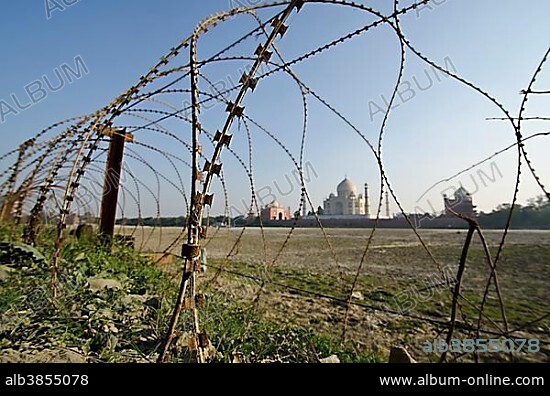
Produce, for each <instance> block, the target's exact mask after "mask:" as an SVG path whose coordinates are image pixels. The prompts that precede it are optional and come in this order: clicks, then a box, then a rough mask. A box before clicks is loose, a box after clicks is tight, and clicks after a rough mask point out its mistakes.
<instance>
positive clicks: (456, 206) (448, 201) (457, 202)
mask: <svg viewBox="0 0 550 396" xmlns="http://www.w3.org/2000/svg"><path fill="white" fill-rule="evenodd" d="M443 200H444V201H445V215H447V216H454V213H453V212H456V213H459V214H461V215H463V216H466V217H469V218H471V219H475V218H476V217H477V212H476V207H475V205H474V204H473V201H472V195H471V194H470V193H469V192H468V191H466V189H465V188H464V187H462V186H461V187H460V188H459V189H458V190H456V191H455V193H454V199H453V198H448V197H447V195H443Z"/></svg>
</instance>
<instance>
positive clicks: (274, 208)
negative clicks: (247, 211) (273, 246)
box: [261, 201, 290, 221]
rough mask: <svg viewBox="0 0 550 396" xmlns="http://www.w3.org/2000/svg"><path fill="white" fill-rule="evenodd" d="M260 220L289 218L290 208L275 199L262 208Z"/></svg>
mask: <svg viewBox="0 0 550 396" xmlns="http://www.w3.org/2000/svg"><path fill="white" fill-rule="evenodd" d="M261 217H262V221H283V220H290V208H285V207H283V206H281V205H280V204H279V202H277V201H273V202H271V203H270V204H269V205H266V206H265V207H264V208H263V209H262V213H261Z"/></svg>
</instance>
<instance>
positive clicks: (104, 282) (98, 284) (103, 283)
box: [88, 278, 122, 291]
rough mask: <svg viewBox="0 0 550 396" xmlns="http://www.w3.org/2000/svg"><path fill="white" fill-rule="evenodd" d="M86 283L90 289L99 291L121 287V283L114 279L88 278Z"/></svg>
mask: <svg viewBox="0 0 550 396" xmlns="http://www.w3.org/2000/svg"><path fill="white" fill-rule="evenodd" d="M88 284H89V285H90V289H91V290H92V291H99V290H103V289H113V290H120V289H122V284H121V283H120V282H119V281H117V280H115V279H104V278H90V279H88Z"/></svg>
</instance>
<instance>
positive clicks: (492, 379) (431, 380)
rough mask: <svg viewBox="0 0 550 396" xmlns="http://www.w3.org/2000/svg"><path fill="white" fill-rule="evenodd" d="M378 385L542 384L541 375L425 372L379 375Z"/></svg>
mask: <svg viewBox="0 0 550 396" xmlns="http://www.w3.org/2000/svg"><path fill="white" fill-rule="evenodd" d="M379 379H380V385H382V386H388V385H389V386H392V385H393V386H396V385H397V386H399V385H405V386H407V385H408V386H411V385H413V386H414V385H419V386H436V385H443V386H446V385H451V386H453V385H455V386H456V385H469V386H499V385H505V386H509V385H518V386H544V378H543V377H516V378H510V377H505V376H503V377H499V376H493V375H485V376H479V377H466V378H461V377H456V376H455V377H442V376H437V375H432V374H426V375H425V376H422V377H404V376H393V377H380V378H379Z"/></svg>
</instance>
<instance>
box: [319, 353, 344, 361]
mask: <svg viewBox="0 0 550 396" xmlns="http://www.w3.org/2000/svg"><path fill="white" fill-rule="evenodd" d="M319 362H320V363H340V359H338V356H336V355H331V356H329V357H326V358H324V359H320V360H319Z"/></svg>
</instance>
